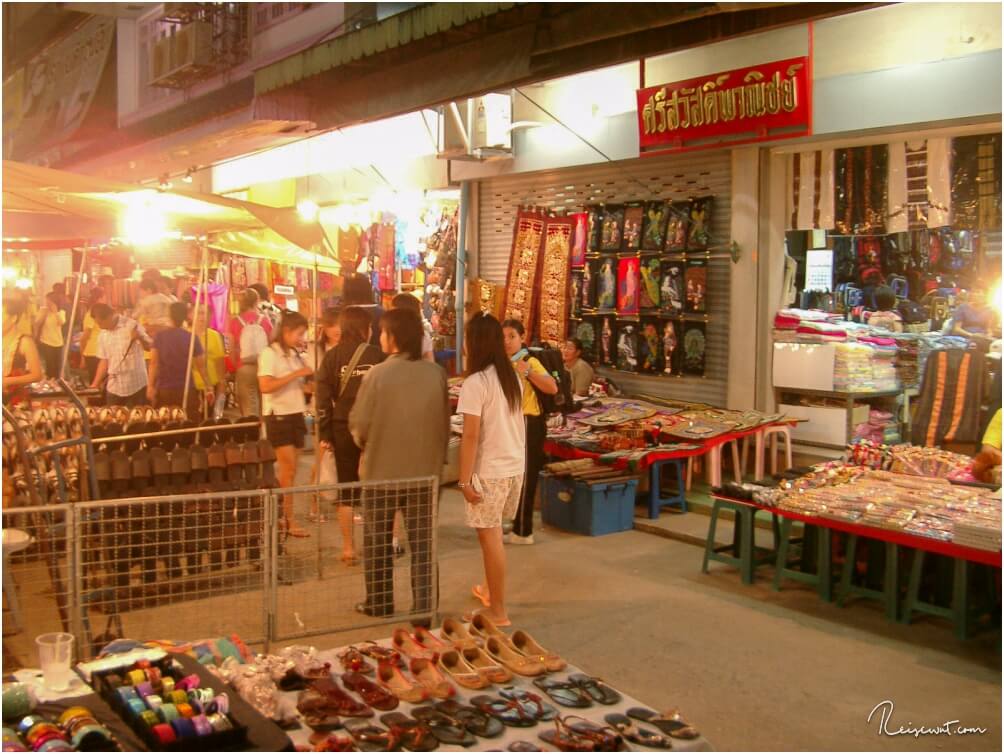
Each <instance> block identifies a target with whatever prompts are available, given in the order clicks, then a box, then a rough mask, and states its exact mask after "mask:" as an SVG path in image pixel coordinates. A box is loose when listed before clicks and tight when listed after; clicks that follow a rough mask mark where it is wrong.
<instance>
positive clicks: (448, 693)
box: [408, 657, 457, 699]
mask: <svg viewBox="0 0 1004 754" xmlns="http://www.w3.org/2000/svg"><path fill="white" fill-rule="evenodd" d="M437 659H438V658H437ZM408 669H409V670H410V671H411V674H412V676H413V677H414V678H415V680H416V681H418V682H419V683H420V684H421V685H422V686H423V687H424V688H425V690H426V691H428V692H429V696H431V697H435V698H436V699H449V698H450V697H453V696H456V695H457V690H456V689H455V688H454V687H453V684H452V683H450V682H449V681H448V680H446V678H445V677H444V676H443V674H442V673H441V672H440V670H439V668H438V667H437V666H436V660H427V659H425V658H422V657H415V658H413V659H412V661H411V665H409V667H408Z"/></svg>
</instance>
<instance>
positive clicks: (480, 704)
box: [471, 695, 537, 728]
mask: <svg viewBox="0 0 1004 754" xmlns="http://www.w3.org/2000/svg"><path fill="white" fill-rule="evenodd" d="M471 704H472V705H474V706H475V707H477V708H478V709H479V710H481V711H482V712H484V713H485V714H486V715H491V716H492V717H494V718H495V719H496V720H498V721H499V722H501V723H504V724H505V725H508V726H510V727H512V728H532V727H534V726H535V725H536V724H537V718H536V717H534V716H533V715H529V714H527V713H526V711H525V710H524V709H523V707H522V706H521V705H520V704H519V703H518V702H514V701H512V700H511V699H497V698H495V697H493V696H487V695H485V696H476V697H474V698H473V699H471Z"/></svg>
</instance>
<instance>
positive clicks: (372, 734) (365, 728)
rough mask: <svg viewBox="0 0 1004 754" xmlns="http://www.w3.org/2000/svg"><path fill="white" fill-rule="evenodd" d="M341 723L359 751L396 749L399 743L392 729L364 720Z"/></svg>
mask: <svg viewBox="0 0 1004 754" xmlns="http://www.w3.org/2000/svg"><path fill="white" fill-rule="evenodd" d="M342 725H343V727H344V728H345V730H346V731H347V732H348V734H349V735H350V736H352V740H354V741H355V742H356V746H357V747H359V750H360V751H397V750H398V748H399V746H400V744H401V741H400V739H399V738H398V737H397V736H396V735H395V734H394V733H393V732H392V731H389V730H387V729H386V728H381V727H379V726H377V725H374V724H373V723H371V722H368V721H365V720H346V721H345V722H343V723H342Z"/></svg>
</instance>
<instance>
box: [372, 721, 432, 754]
mask: <svg viewBox="0 0 1004 754" xmlns="http://www.w3.org/2000/svg"><path fill="white" fill-rule="evenodd" d="M380 722H381V723H383V724H384V725H386V726H387V729H388V730H389V731H390V732H391V733H393V734H395V735H396V736H397V737H398V739H399V740H400V741H401V746H403V747H404V748H405V749H407V750H408V751H432V750H433V749H435V748H436V747H437V746H438V745H439V739H438V738H436V736H435V735H434V734H433V732H432V729H431V728H430V727H429V726H428V725H426V724H425V723H424V722H422V721H421V720H413V719H411V718H410V717H408V716H407V715H405V714H404V713H402V712H388V713H387V714H386V715H381V716H380Z"/></svg>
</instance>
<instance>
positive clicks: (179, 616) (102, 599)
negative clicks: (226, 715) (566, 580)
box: [3, 477, 439, 664]
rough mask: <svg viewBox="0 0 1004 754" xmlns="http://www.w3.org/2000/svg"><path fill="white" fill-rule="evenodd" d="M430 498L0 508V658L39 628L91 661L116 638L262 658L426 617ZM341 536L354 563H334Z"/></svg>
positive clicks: (352, 494)
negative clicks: (233, 637)
mask: <svg viewBox="0 0 1004 754" xmlns="http://www.w3.org/2000/svg"><path fill="white" fill-rule="evenodd" d="M438 491H439V485H438V480H437V479H436V478H434V477H426V478H421V479H408V480H400V481H393V482H379V483H355V484H340V485H324V486H320V485H314V486H310V487H295V488H289V489H277V490H256V491H250V492H248V491H223V492H218V493H217V492H210V493H205V494H193V495H175V496H171V497H144V498H127V499H120V500H102V501H91V502H81V503H76V504H71V505H51V506H35V507H25V508H15V509H8V510H5V511H4V512H3V527H4V550H3V552H4V572H3V577H4V580H3V591H4V602H5V608H4V643H5V647H7V646H8V645H9V646H10V649H11V651H12V652H13V653H14V654H15V656H21V657H24V658H25V660H26V661H27V662H28V664H31V660H30V659H29V658H32V657H33V656H34V651H35V650H34V646H33V645H34V636H35V635H37V634H39V633H43V632H45V631H58V630H64V631H69V632H71V633H73V634H74V635H75V636H77V637H78V642H77V644H78V652H79V653H80V655H81V657H91V656H93V655H94V654H96V652H97V651H98V649H100V647H101V646H102V645H103V644H104V643H106V642H107V641H110V640H112V639H114V638H118V637H121V636H126V637H130V638H149V637H158V638H169V639H174V638H178V639H200V638H206V637H210V636H219V635H229V634H232V633H237V634H239V635H240V636H241V637H242V638H243V639H244V640H245V642H246V643H248V644H254V645H263V646H264V647H266V648H267V647H268V645H269V644H270V643H272V642H282V641H289V640H292V639H298V638H302V637H307V636H314V635H320V634H326V633H336V632H338V631H343V630H349V629H355V628H364V627H367V626H373V625H380V624H386V623H393V622H399V621H401V620H425V619H428V620H431V619H432V618H433V617H434V616H435V612H436V610H437V608H438V603H439V594H438V583H439V573H438V547H437V536H436V529H437V523H438ZM287 496H288V497H287ZM284 505H285V506H289V505H292V506H293V508H292V509H291V510H296V511H297V515H298V517H301V518H302V513H303V512H305V511H306V509H307V507H308V506H309V507H310V509H311V510H312V511H314V512H315V513H316V514H317V515H314V516H313V520H312V522H311V523H310V524H309V529H308V531H309V534H310V536H309V537H306V538H297V537H292V536H289V532H288V531H287V530H286V528H285V526H283V523H282V522H283V520H284V511H285V510H286V509H285V508H284ZM396 511H400V512H401V519H402V520H401V522H400V528H401V536H400V539H401V550H402V551H403V552H400V553H395V548H394V547H393V544H392V538H393V535H394V530H395V513H396ZM339 514H340V515H339ZM343 525H347V528H346V532H347V533H349V534H350V536H351V538H352V541H353V543H354V550H355V553H356V555H357V558H356V560H355V561H348V560H343V558H342V557H341V555H342V554H343V553H344V552H345V550H346V542H345V541H343V540H344V535H343V533H342V526H343ZM357 605H359V606H360V607H362V608H363V609H364V611H365V612H357V611H356V606H357Z"/></svg>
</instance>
